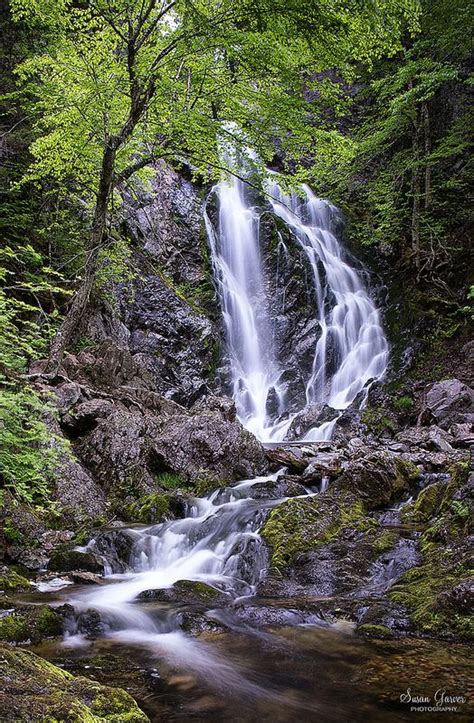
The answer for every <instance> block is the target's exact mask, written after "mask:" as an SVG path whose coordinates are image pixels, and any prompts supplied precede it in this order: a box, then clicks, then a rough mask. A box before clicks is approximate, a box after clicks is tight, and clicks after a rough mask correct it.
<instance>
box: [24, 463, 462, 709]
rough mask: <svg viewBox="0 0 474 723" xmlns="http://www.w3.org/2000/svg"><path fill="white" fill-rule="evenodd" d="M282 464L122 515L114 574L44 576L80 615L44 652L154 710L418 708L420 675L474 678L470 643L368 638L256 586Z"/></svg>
mask: <svg viewBox="0 0 474 723" xmlns="http://www.w3.org/2000/svg"><path fill="white" fill-rule="evenodd" d="M282 472H283V470H282V471H280V472H278V473H276V474H274V475H273V476H271V477H261V478H257V479H254V480H246V481H243V482H240V483H238V484H236V485H235V486H233V487H230V488H223V489H219V490H216V491H214V492H212V493H211V494H210V495H208V496H207V497H203V498H196V499H194V500H192V501H191V502H190V504H189V507H188V510H187V516H186V517H185V518H183V519H178V520H173V521H170V522H165V523H162V524H159V525H153V526H148V527H141V528H138V527H133V528H130V529H123V528H120V532H121V533H124V534H126V535H128V536H129V537H130V539H131V540H132V545H131V548H130V552H129V556H128V558H127V560H124V559H123V556H122V564H123V563H125V564H126V567H127V571H126V572H121V573H117V572H114V570H113V567H114V565H115V566H116V565H117V561H116V559H115V562H113V563H112V564H109V562H107V558H104V564H105V570H106V572H105V575H104V578H103V581H102V584H98V585H97V584H96V585H82V586H80V585H79V586H78V585H74V586H70V585H67V582H66V581H65V580H63V581H61V579H53V580H50V581H49V583H48V582H47V583H45V584H43V586H42V588H41V589H42V590H43V592H42V593H40V594H38V595H37V597H36V598H35V600H37V599H38V598H41V602H45V601H46V600H47V602H49V603H50V604H52V605H61V604H64V603H67V604H68V605H71V606H73V615H72V616H71V617H70V619H69V632H68V633H67V634H66V636H65V639H64V641H63V642H62V643H61V644H60V645H59V647H58V644H57V643H54V642H52V641H50V642H45V643H43V644H42V645H41V646H37V648H36V650H37V652H39V653H40V654H41V655H43V656H45V657H47V658H48V659H51V660H53V661H54V662H55V663H56V664H59V665H61V666H63V667H65V668H66V669H69V670H72V671H73V672H74V673H76V674H85V675H87V676H88V677H92V678H95V679H97V680H99V681H100V682H102V683H107V684H110V685H120V686H121V687H123V688H125V689H127V690H128V691H129V692H130V693H131V694H132V695H133V696H134V697H135V698H136V699H137V701H138V703H139V704H140V705H141V707H142V708H143V709H144V711H145V712H146V713H147V714H148V715H149V716H150V718H151V720H152V721H160V720H164V721H187V720H203V721H208V720H211V721H236V722H237V721H245V722H247V721H249V722H251V721H261V720H263V721H274V720H277V721H288V722H289V721H294V720H302V721H329V722H330V721H349V720H350V721H363V720H364V721H367V720H368V721H380V720H384V721H394V722H395V721H408V720H411V719H412V718H411V717H410V712H409V710H407V708H406V705H404V704H403V703H401V702H400V695H401V694H403V693H404V691H405V690H406V688H407V687H410V685H411V687H413V688H417V687H418V688H420V690H426V689H427V688H428V689H430V690H431V688H433V686H435V688H434V689H436V688H438V687H440V685H441V684H445V685H448V686H449V685H450V683H451V677H452V676H455V679H456V684H457V685H459V682H460V680H462V676H466V684H467V681H468V676H469V670H470V663H469V658H468V655H467V652H466V651H465V649H464V648H463V646H456V645H451V646H444V647H440V646H439V644H436V643H430V642H429V641H421V640H409V639H405V640H392V641H381V640H371V641H366V640H364V639H361V638H357V637H356V636H354V635H353V627H352V625H351V624H349V623H348V622H347V623H346V622H344V620H339V621H338V622H336V623H330V622H328V621H327V620H325V619H324V616H323V615H321V614H320V613H319V610H318V600H314V599H313V600H311V599H310V598H307V599H285V600H280V599H271V598H267V597H265V598H260V597H259V596H258V594H256V587H257V584H258V582H259V581H260V580H262V579H263V578H264V576H265V574H266V570H267V564H268V558H267V552H266V549H265V545H264V543H263V541H262V539H261V537H260V535H259V528H260V526H261V524H262V522H263V520H264V518H265V516H266V514H267V513H268V511H269V510H270V509H271V508H272V507H274V506H275V505H278V504H280V503H281V502H282V501H283V500H282V499H273V498H271V494H272V491H274V490H275V489H276V486H277V484H278V478H279V476H280V475H281V474H282ZM307 494H308V495H315V494H318V489H317V488H314V489H308V490H307ZM110 533H112V534H116V533H117V529H116V528H115V529H113V530H111V531H110ZM102 534H105V536H107V534H108V533H107V532H105V533H102ZM111 539H112V538H111ZM78 549H81V550H85V551H93V552H95V554H100V550H102V549H103V547H101V546H100V544H99V541H98V539H97V540H96V539H92V540H91V541H90V542H89V543H88V545H87V546H86V547H85V548H78ZM108 559H109V561H110V557H109V558H108ZM183 581H185V582H184V583H183ZM193 583H197V587H194V586H193ZM61 584H63V585H65V586H64V587H62V588H61ZM173 586H175V587H173ZM173 591H175V593H176V594H173ZM32 602H34V601H33V600H32ZM71 610H72V608H71ZM440 666H441V668H440ZM460 676H461V677H460ZM411 715H412V714H411ZM438 719H442V720H446V718H445V717H442V718H439V717H438V716H437V715H436V714H435V715H433V714H431V715H430V716H429V720H438ZM456 720H464V718H462V717H458V716H456ZM465 720H468V719H467V718H466V719H465Z"/></svg>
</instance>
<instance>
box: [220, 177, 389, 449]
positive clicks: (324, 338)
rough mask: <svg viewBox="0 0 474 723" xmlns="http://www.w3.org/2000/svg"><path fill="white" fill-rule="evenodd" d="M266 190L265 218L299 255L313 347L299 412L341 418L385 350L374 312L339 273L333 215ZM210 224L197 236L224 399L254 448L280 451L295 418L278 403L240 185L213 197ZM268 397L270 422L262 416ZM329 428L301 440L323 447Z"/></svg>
mask: <svg viewBox="0 0 474 723" xmlns="http://www.w3.org/2000/svg"><path fill="white" fill-rule="evenodd" d="M266 188H267V192H268V198H269V203H270V205H271V208H272V210H273V213H274V214H275V215H276V216H278V217H279V218H280V219H281V220H282V221H283V222H284V224H285V225H286V227H287V228H288V229H289V230H290V231H291V233H292V236H293V238H294V240H295V241H296V243H297V244H299V246H300V247H301V248H302V249H303V250H304V252H305V254H306V257H307V260H308V263H309V266H310V269H311V273H312V283H313V287H314V295H315V298H316V305H315V309H314V315H315V318H316V320H317V323H318V326H319V338H318V340H317V342H316V343H315V346H314V350H313V361H312V365H311V368H309V369H307V370H306V380H305V387H306V403H307V404H308V405H309V404H313V403H326V404H328V405H329V406H331V407H333V408H334V409H345V408H346V407H347V406H349V404H351V402H353V401H354V399H355V398H356V396H357V395H358V394H359V393H360V392H361V391H362V390H363V389H364V388H366V385H367V383H368V382H370V380H376V379H380V378H381V377H382V376H383V374H384V372H385V370H386V365H387V358H388V345H387V340H386V338H385V334H384V332H383V329H382V326H381V322H380V316H379V313H378V311H377V308H376V306H375V304H374V302H373V301H372V299H371V298H370V296H369V294H368V291H367V289H366V287H365V284H364V281H363V277H362V275H361V274H360V273H358V272H357V271H356V270H355V269H354V268H353V267H352V266H351V264H350V263H349V261H348V259H347V258H346V254H345V252H344V249H343V247H342V245H341V243H340V241H339V240H338V239H337V237H336V231H335V228H336V225H337V224H336V221H337V219H338V211H337V209H336V208H335V207H334V206H332V205H331V204H329V203H328V202H327V201H323V200H321V199H320V198H317V197H316V196H315V195H314V194H313V193H312V191H311V190H310V189H309V188H308V187H307V186H303V188H302V195H301V196H300V195H297V194H295V193H294V194H292V195H285V194H284V193H283V191H282V190H281V188H280V187H279V185H278V184H277V183H276V182H275V180H274V176H273V175H270V176H269V177H268V180H267V183H266ZM215 191H216V193H217V197H218V201H219V219H218V225H217V229H215V228H214V226H213V224H212V223H211V221H210V219H209V216H208V215H207V214H206V226H207V232H208V237H209V243H210V247H211V253H212V259H213V265H214V269H215V275H216V278H217V283H218V289H219V296H220V301H221V307H222V313H223V318H224V325H225V332H226V339H227V347H228V353H229V359H230V367H231V373H232V386H233V390H232V391H233V397H234V399H235V403H236V407H237V412H238V416H239V419H240V421H241V422H242V424H243V425H244V426H245V427H247V429H249V430H250V431H251V432H253V433H254V434H255V436H256V437H257V438H258V439H260V440H261V441H262V442H267V441H282V440H284V439H285V436H286V434H287V432H288V429H289V427H290V425H291V422H292V420H293V418H294V416H295V414H294V413H293V414H291V413H289V410H288V405H287V400H286V385H285V382H284V376H285V371H286V365H285V360H284V359H278V358H277V353H276V351H275V343H274V339H273V336H272V331H271V330H272V323H271V318H270V312H269V306H270V299H269V298H268V291H267V283H266V281H267V280H266V279H265V272H264V268H263V263H262V254H261V248H260V233H259V218H260V211H259V210H258V208H256V207H254V206H252V204H251V200H249V191H248V188H247V186H246V184H245V182H244V181H243V180H241V179H240V178H237V177H233V178H232V179H231V180H224V181H222V182H221V183H220V184H219V185H218V186H217V187H216V189H215ZM274 394H276V397H277V399H278V405H277V413H276V414H274V413H273V414H271V413H269V403H268V402H269V398H270V396H271V395H274ZM333 426H334V422H326V423H325V424H323V425H320V426H319V427H318V426H317V427H315V428H313V429H311V430H310V432H309V433H308V435H307V437H306V438H307V439H308V440H317V439H327V438H328V437H329V436H330V434H331V432H332V429H333Z"/></svg>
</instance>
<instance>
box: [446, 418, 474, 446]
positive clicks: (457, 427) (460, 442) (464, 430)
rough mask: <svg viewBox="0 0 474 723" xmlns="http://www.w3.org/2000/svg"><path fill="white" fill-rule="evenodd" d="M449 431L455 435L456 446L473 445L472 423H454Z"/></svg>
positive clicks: (454, 442)
mask: <svg viewBox="0 0 474 723" xmlns="http://www.w3.org/2000/svg"><path fill="white" fill-rule="evenodd" d="M449 431H450V432H451V434H452V435H453V436H454V441H453V444H454V446H455V447H471V446H472V445H474V431H473V426H472V424H470V423H468V422H465V423H464V424H453V425H452V426H451V427H450V430H449Z"/></svg>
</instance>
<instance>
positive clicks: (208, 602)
mask: <svg viewBox="0 0 474 723" xmlns="http://www.w3.org/2000/svg"><path fill="white" fill-rule="evenodd" d="M137 599H138V600H144V601H159V602H177V603H180V604H183V605H184V604H186V605H190V604H191V605H205V606H206V607H216V606H219V605H224V604H228V603H229V600H230V598H229V596H228V595H225V594H224V593H221V592H220V591H219V590H216V588H214V587H211V586H210V585H207V584H206V583H204V582H196V581H194V580H179V581H178V582H176V583H175V584H174V585H173V587H168V588H161V589H155V590H144V591H143V592H141V593H140V594H139V595H138V598H137Z"/></svg>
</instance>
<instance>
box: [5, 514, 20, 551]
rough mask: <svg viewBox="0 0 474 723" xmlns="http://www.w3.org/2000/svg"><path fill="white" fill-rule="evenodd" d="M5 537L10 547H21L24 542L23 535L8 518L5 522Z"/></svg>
mask: <svg viewBox="0 0 474 723" xmlns="http://www.w3.org/2000/svg"><path fill="white" fill-rule="evenodd" d="M3 536H4V538H5V540H6V541H7V542H8V543H10V545H21V543H22V542H23V535H22V533H21V532H20V530H19V529H18V527H17V526H16V525H15V523H14V521H13V520H12V518H11V517H7V518H6V519H5V520H4V523H3Z"/></svg>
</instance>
